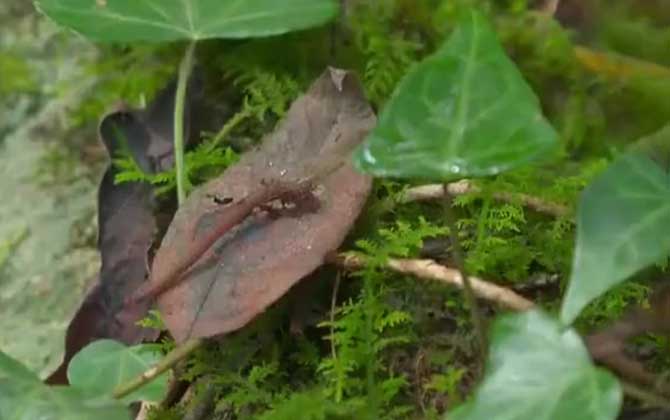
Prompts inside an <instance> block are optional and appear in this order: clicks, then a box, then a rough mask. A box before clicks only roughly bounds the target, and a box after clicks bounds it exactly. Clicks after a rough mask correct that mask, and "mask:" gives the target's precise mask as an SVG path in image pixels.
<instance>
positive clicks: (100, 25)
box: [36, 0, 337, 42]
mask: <svg viewBox="0 0 670 420" xmlns="http://www.w3.org/2000/svg"><path fill="white" fill-rule="evenodd" d="M36 4H37V7H38V8H39V9H40V10H41V11H42V12H43V13H44V14H46V15H47V16H49V17H50V18H52V19H53V20H54V21H56V22H57V23H59V24H61V25H63V26H66V27H68V28H71V29H73V30H75V31H77V32H79V33H81V34H82V35H84V36H86V37H87V38H89V39H91V40H94V41H102V42H105V41H107V42H135V41H151V42H160V41H175V40H182V39H186V40H200V39H208V38H248V37H258V36H267V35H275V34H281V33H285V32H289V31H293V30H298V29H304V28H308V27H311V26H316V25H319V24H321V23H324V22H326V21H328V20H330V19H331V18H333V17H334V16H335V15H336V14H337V4H336V3H335V1H334V0H281V1H277V0H141V1H139V0H38V1H37V3H36Z"/></svg>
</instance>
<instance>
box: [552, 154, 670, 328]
mask: <svg viewBox="0 0 670 420" xmlns="http://www.w3.org/2000/svg"><path fill="white" fill-rule="evenodd" d="M668 226H670V178H669V177H668V173H667V172H665V171H664V170H663V169H661V167H659V166H658V165H657V164H656V163H655V162H654V161H652V160H651V159H649V158H648V157H646V156H643V155H641V154H637V153H636V154H628V155H624V156H623V157H622V158H620V159H618V160H617V161H616V162H614V163H613V164H612V165H610V167H609V168H608V169H607V170H606V171H605V172H604V173H603V174H602V175H600V176H599V177H598V178H596V179H595V180H594V181H593V182H592V183H591V185H589V186H588V187H587V188H586V189H585V190H584V193H583V194H582V198H581V202H580V204H579V208H578V212H577V246H576V249H575V256H574V262H573V267H572V274H571V276H570V285H569V286H568V290H567V292H566V295H565V297H564V299H563V305H562V308H561V321H563V322H564V323H565V324H566V325H567V324H570V323H571V322H572V321H574V319H575V318H576V317H577V315H579V312H580V311H581V310H582V309H583V308H584V307H585V306H586V305H587V304H588V303H589V302H590V301H592V300H593V299H595V298H597V297H598V296H600V295H602V294H603V293H605V292H606V291H607V290H609V289H611V288H612V287H614V286H615V285H617V284H619V283H621V282H622V281H623V280H625V279H626V278H628V277H630V276H631V275H633V274H635V273H636V272H637V271H639V270H640V269H642V268H644V267H646V266H649V265H651V264H653V263H655V262H657V261H659V260H661V259H662V258H663V257H665V256H667V255H668V254H670V235H668V232H667V227H668Z"/></svg>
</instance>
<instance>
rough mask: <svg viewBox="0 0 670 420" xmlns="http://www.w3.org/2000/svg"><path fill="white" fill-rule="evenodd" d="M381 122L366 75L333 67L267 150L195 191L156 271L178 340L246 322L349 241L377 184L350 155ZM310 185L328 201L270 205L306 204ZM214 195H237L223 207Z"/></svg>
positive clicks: (161, 301)
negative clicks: (364, 84) (362, 79)
mask: <svg viewBox="0 0 670 420" xmlns="http://www.w3.org/2000/svg"><path fill="white" fill-rule="evenodd" d="M375 121H376V119H375V116H374V113H373V111H372V109H371V108H370V106H369V104H368V103H367V101H366V99H365V97H364V95H363V91H362V88H361V85H360V83H359V81H358V80H357V79H356V77H355V76H354V75H353V74H351V73H348V72H345V71H342V70H336V69H329V70H327V71H326V72H324V74H323V75H322V76H321V77H319V78H318V79H317V80H316V81H315V82H314V83H313V84H312V86H311V87H310V89H309V90H308V92H307V93H305V94H304V95H303V96H301V97H300V98H298V99H297V100H296V101H295V102H294V103H293V104H292V106H291V108H290V110H289V112H288V114H287V117H286V118H285V120H284V121H283V122H282V123H280V125H279V126H278V128H277V129H276V130H275V131H274V132H273V133H272V134H270V135H269V136H267V138H265V139H264V141H263V143H262V145H261V146H260V148H259V149H258V150H255V151H252V152H249V153H247V154H245V155H244V156H243V157H242V159H241V160H240V162H239V163H238V164H236V165H234V166H231V167H230V168H228V169H227V170H226V172H224V174H223V175H222V176H220V177H219V178H217V179H214V180H212V181H210V182H209V183H207V184H205V185H204V186H202V187H200V188H198V189H196V190H195V191H194V192H193V193H192V194H191V195H190V196H189V198H188V200H187V201H186V202H185V203H184V204H183V205H182V206H181V207H180V209H179V211H178V212H177V214H176V215H175V218H174V220H173V222H172V224H171V225H170V228H169V230H168V232H167V234H166V236H165V238H164V239H163V243H162V244H161V247H160V249H159V250H158V252H157V254H156V257H155V259H154V262H153V265H152V274H151V284H152V286H151V289H153V290H154V293H155V291H159V292H162V293H158V294H159V296H158V306H159V308H160V310H161V313H162V314H163V318H164V320H165V323H166V325H167V327H168V329H169V330H170V332H171V333H172V335H173V336H174V337H175V339H176V340H177V341H184V340H186V339H187V338H191V337H207V336H212V335H217V334H224V333H227V332H230V331H233V330H235V329H238V328H240V327H242V326H244V325H245V324H246V323H247V322H249V321H250V320H251V319H253V318H254V317H255V316H257V315H258V314H259V313H261V312H262V311H264V310H265V309H266V308H267V307H268V306H269V305H271V304H272V303H273V302H275V301H276V300H277V299H279V298H280V297H281V296H283V295H284V294H285V293H286V292H287V291H288V290H289V289H290V288H291V287H292V286H293V285H294V284H295V283H297V282H298V281H299V280H300V279H301V278H303V277H304V276H306V275H307V274H309V273H311V272H312V271H313V270H314V269H316V268H317V267H319V266H320V265H321V264H322V262H323V259H324V256H325V255H326V254H327V253H328V252H330V251H333V250H335V249H336V248H337V247H338V246H339V245H340V243H341V242H342V241H343V240H344V237H345V236H346V234H347V232H348V231H349V229H350V227H351V226H352V224H353V223H354V221H355V219H356V217H357V216H358V214H359V212H360V211H361V209H362V207H363V204H364V203H365V200H366V198H367V196H368V194H369V192H370V187H371V178H370V177H368V176H365V175H361V174H359V173H357V172H356V171H354V169H353V168H352V167H351V165H350V164H349V163H348V158H349V156H350V153H351V151H352V150H353V149H354V148H355V147H356V146H357V145H358V144H360V142H361V141H362V140H363V138H364V137H365V135H366V134H367V133H368V131H369V130H370V129H371V128H372V127H373V126H374V124H375ZM301 191H302V192H304V193H305V195H304V196H303V199H304V200H307V203H309V202H310V200H312V204H314V202H313V200H314V199H316V200H318V204H319V205H318V206H307V209H305V210H304V212H300V211H298V212H297V213H296V214H295V215H294V217H281V216H282V215H281V213H280V214H279V217H273V215H272V214H271V212H268V211H267V208H266V206H265V205H268V204H272V201H273V200H275V199H278V198H279V199H281V198H288V200H287V201H288V204H289V207H291V205H292V204H293V205H295V206H296V208H298V209H301V210H303V209H304V208H301V207H300V205H302V203H303V199H300V194H297V195H293V193H297V192H301ZM213 196H214V197H230V198H232V199H233V201H232V203H230V204H227V205H225V206H221V205H220V204H218V203H216V201H215V200H212V197H213ZM205 225H207V226H210V227H212V229H202V227H203V226H205ZM214 231H215V232H216V234H215V235H212V232H214ZM140 295H142V292H140ZM144 295H145V296H146V295H147V293H146V291H144ZM149 295H151V293H149Z"/></svg>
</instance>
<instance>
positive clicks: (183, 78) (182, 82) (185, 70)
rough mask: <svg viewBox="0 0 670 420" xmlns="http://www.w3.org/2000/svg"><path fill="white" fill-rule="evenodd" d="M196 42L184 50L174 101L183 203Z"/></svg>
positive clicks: (176, 154) (179, 197)
mask: <svg viewBox="0 0 670 420" xmlns="http://www.w3.org/2000/svg"><path fill="white" fill-rule="evenodd" d="M194 53H195V42H191V43H190V44H189V46H188V48H186V51H185V52H184V57H183V58H182V60H181V64H180V65H179V76H178V79H177V93H176V95H175V101H174V157H175V160H174V161H175V171H176V175H177V200H178V202H179V204H180V205H181V204H182V203H183V202H184V200H185V199H186V169H185V168H184V105H185V103H186V88H187V87H188V79H189V78H190V77H191V72H192V70H193V56H194Z"/></svg>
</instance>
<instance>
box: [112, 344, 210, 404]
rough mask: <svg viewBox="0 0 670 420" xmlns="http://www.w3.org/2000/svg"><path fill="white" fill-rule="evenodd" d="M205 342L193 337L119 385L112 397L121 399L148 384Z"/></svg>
mask: <svg viewBox="0 0 670 420" xmlns="http://www.w3.org/2000/svg"><path fill="white" fill-rule="evenodd" d="M204 342H205V340H204V339H202V338H191V339H190V340H188V341H186V342H184V343H183V344H181V345H179V346H178V347H177V348H175V349H174V350H172V351H171V352H170V353H168V354H167V356H165V357H164V358H163V359H161V360H160V361H159V362H158V363H156V365H154V366H153V367H152V368H151V369H149V370H147V371H145V372H143V373H142V374H141V375H139V376H136V377H134V378H133V379H131V380H130V381H128V382H126V383H124V384H121V385H119V386H117V387H116V388H115V389H114V392H113V393H112V397H114V398H116V399H117V400H118V399H121V398H123V397H125V396H126V395H128V394H130V393H131V392H133V391H135V390H136V389H138V388H141V387H142V386H144V385H146V384H148V383H149V382H151V381H153V380H154V379H156V378H157V377H158V376H160V375H161V374H162V373H163V372H165V371H167V370H168V369H170V368H172V367H173V366H175V365H176V364H177V363H179V361H180V360H182V359H184V358H186V357H187V356H188V355H189V354H191V353H192V352H193V351H194V350H195V349H197V348H198V347H200V346H201V345H202V344H203V343H204Z"/></svg>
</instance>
